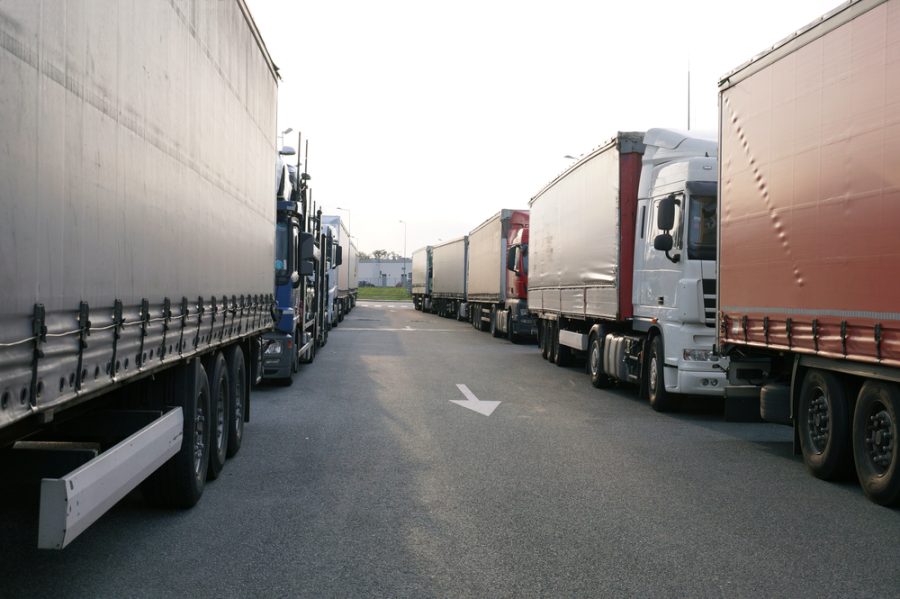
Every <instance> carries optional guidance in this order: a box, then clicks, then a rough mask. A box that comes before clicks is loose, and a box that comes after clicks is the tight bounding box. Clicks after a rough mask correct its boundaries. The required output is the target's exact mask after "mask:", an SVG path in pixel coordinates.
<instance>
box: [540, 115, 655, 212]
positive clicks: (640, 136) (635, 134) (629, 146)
mask: <svg viewBox="0 0 900 599" xmlns="http://www.w3.org/2000/svg"><path fill="white" fill-rule="evenodd" d="M643 144H644V132H643V131H619V132H618V133H617V134H616V136H615V137H613V138H611V139H609V140H607V141H606V142H604V143H602V144H600V145H599V146H597V147H596V148H594V149H593V150H591V151H590V152H588V153H587V154H585V155H584V156H582V157H581V158H579V159H578V160H577V161H576V162H575V163H574V164H572V166H570V167H569V168H567V169H566V170H564V171H563V172H561V173H560V174H559V175H557V176H556V177H555V178H554V179H553V180H552V181H550V182H549V183H547V184H546V185H544V187H542V188H541V190H540V191H539V192H537V193H536V194H534V197H532V198H531V199H530V200H528V205H529V206H531V205H532V204H533V203H534V202H535V200H537V199H538V198H539V197H541V196H542V195H543V194H544V192H545V191H547V190H548V189H550V188H551V187H553V186H554V185H556V184H557V183H558V182H559V181H561V180H563V179H565V178H566V177H567V176H569V173H572V172H573V171H575V170H577V169H578V168H579V167H580V166H581V165H582V164H584V163H585V162H587V161H589V160H590V159H591V158H593V157H594V156H596V155H597V154H602V153H603V152H606V151H607V150H609V149H610V148H612V147H614V146H615V147H617V148H618V149H619V151H622V152H630V151H633V149H634V148H638V149H639V150H640V152H641V153H643V151H644V148H643Z"/></svg>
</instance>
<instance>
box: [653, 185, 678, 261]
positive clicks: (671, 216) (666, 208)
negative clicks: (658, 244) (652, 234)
mask: <svg viewBox="0 0 900 599" xmlns="http://www.w3.org/2000/svg"><path fill="white" fill-rule="evenodd" d="M675 201H676V200H675V194H669V196H668V197H666V198H664V199H662V200H660V202H659V213H657V215H656V227H657V228H658V229H660V230H662V231H671V230H672V227H674V226H675ZM657 239H658V237H657ZM654 243H655V242H654ZM657 249H659V248H657ZM670 249H671V248H670Z"/></svg>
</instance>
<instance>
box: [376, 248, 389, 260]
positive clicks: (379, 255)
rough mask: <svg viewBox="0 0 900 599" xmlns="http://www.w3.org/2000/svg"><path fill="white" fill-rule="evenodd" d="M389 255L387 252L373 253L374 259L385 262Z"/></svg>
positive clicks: (377, 251)
mask: <svg viewBox="0 0 900 599" xmlns="http://www.w3.org/2000/svg"><path fill="white" fill-rule="evenodd" d="M387 255H388V253H387V252H386V251H385V250H375V251H374V252H372V257H373V258H375V259H376V260H384V259H385V258H386V257H387Z"/></svg>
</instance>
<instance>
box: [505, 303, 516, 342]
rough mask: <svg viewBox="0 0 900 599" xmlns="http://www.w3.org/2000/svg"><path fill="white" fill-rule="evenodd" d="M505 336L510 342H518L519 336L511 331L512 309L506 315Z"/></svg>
mask: <svg viewBox="0 0 900 599" xmlns="http://www.w3.org/2000/svg"><path fill="white" fill-rule="evenodd" d="M506 337H507V338H508V339H509V342H510V343H518V342H519V336H518V335H516V334H515V333H514V332H513V319H512V310H510V311H509V313H508V314H507V315H506Z"/></svg>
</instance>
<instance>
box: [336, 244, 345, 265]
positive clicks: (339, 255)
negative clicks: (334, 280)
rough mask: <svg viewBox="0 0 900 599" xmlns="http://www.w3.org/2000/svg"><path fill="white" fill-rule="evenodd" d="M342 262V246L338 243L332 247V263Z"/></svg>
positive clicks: (338, 263)
mask: <svg viewBox="0 0 900 599" xmlns="http://www.w3.org/2000/svg"><path fill="white" fill-rule="evenodd" d="M343 263H344V248H343V247H341V246H340V245H339V246H337V247H336V248H334V265H335V266H340V265H341V264H343Z"/></svg>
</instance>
